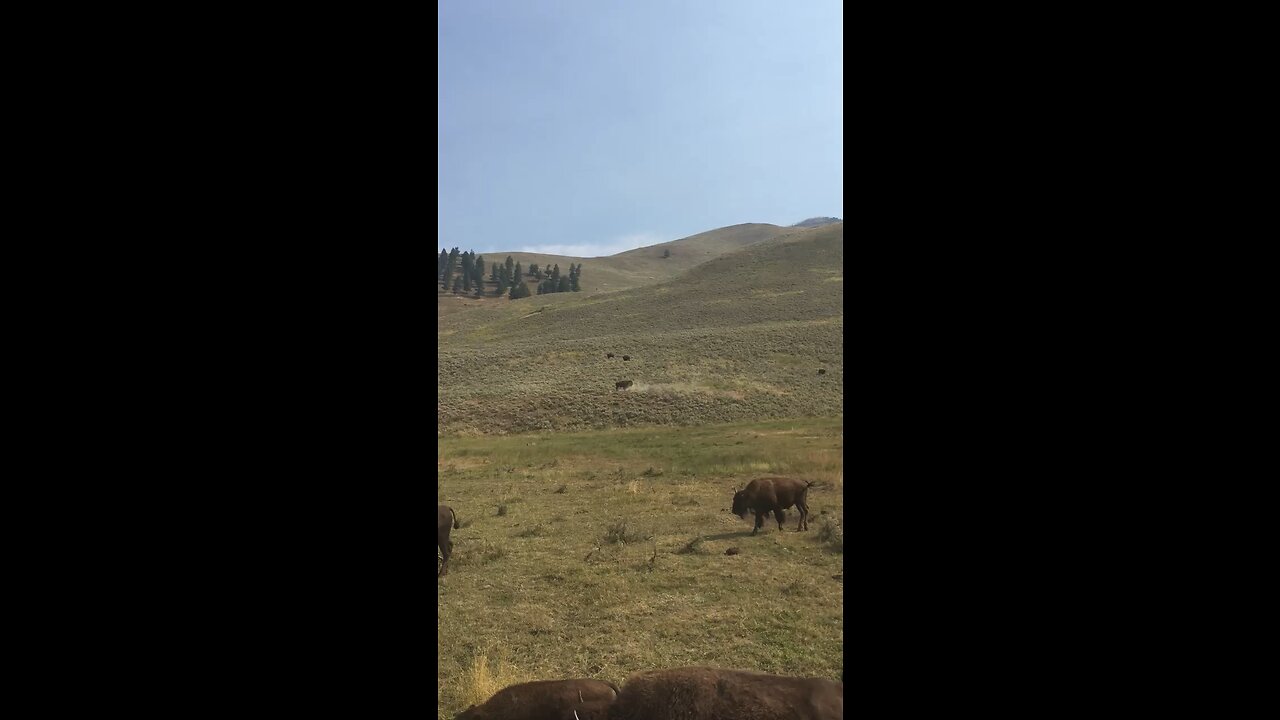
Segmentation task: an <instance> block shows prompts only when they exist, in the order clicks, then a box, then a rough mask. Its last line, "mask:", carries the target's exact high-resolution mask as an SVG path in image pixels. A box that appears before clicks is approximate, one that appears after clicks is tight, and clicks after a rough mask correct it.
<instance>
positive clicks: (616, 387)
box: [613, 380, 632, 390]
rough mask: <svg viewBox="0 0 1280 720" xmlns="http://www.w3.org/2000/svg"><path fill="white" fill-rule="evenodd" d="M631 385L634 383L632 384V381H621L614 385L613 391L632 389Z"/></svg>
mask: <svg viewBox="0 0 1280 720" xmlns="http://www.w3.org/2000/svg"><path fill="white" fill-rule="evenodd" d="M631 385H632V383H631V381H630V380H619V381H618V382H616V383H614V385H613V389H614V390H626V389H627V388H629V387H631Z"/></svg>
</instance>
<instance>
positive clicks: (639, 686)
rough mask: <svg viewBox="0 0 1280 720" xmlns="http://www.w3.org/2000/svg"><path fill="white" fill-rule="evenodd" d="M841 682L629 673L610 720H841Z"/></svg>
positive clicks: (694, 672)
mask: <svg viewBox="0 0 1280 720" xmlns="http://www.w3.org/2000/svg"><path fill="white" fill-rule="evenodd" d="M843 717H844V683H843V682H836V681H835V680H827V679H825V678H805V677H788V676H785V675H770V674H767V673H762V672H753V671H750V670H723V669H720V668H709V667H683V668H672V669H670V670H648V671H643V672H638V673H635V674H633V675H632V676H631V677H629V678H627V681H626V682H625V683H623V685H622V691H621V692H620V693H618V701H617V702H615V703H614V704H613V707H612V708H611V709H610V710H609V720H677V719H678V720H843Z"/></svg>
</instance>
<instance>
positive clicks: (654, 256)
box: [436, 223, 794, 315]
mask: <svg viewBox="0 0 1280 720" xmlns="http://www.w3.org/2000/svg"><path fill="white" fill-rule="evenodd" d="M789 232H794V228H783V227H778V226H777V225H768V224H764V223H746V224H743V225H732V226H730V227H724V228H720V229H718V230H711V231H710V232H704V233H698V234H697V235H690V236H689V237H687V238H681V239H679V240H672V241H671V242H665V243H660V244H658V245H651V246H649V247H643V248H637V249H635V250H628V251H626V252H624V253H618V254H617V255H611V256H609V257H603V258H578V257H569V256H567V255H544V254H541V253H523V252H495V253H484V262H485V280H486V282H485V289H486V292H487V297H484V298H481V299H476V298H473V297H471V295H470V293H466V294H464V295H454V294H453V293H450V292H446V291H444V290H441V289H440V284H439V283H437V284H436V295H437V314H438V315H448V314H452V313H454V312H459V311H462V310H464V309H467V308H473V307H479V306H484V305H492V304H498V303H502V302H506V299H505V298H497V297H494V295H493V290H494V285H495V284H494V283H492V282H488V277H489V272H488V268H489V264H490V263H493V262H499V263H503V262H506V260H507V256H511V259H512V261H513V262H518V263H520V265H521V268H522V269H523V270H525V271H526V272H527V271H528V269H529V265H531V264H536V265H538V266H539V267H543V268H548V269H549V268H550V267H551V266H552V265H556V264H559V265H560V273H561V274H562V275H564V274H567V273H568V272H569V264H570V263H573V264H578V263H582V283H581V286H582V292H584V293H587V292H607V291H612V290H626V289H628V288H634V287H641V286H644V285H653V284H655V283H659V282H662V281H664V280H670V279H671V278H674V277H676V276H677V275H679V274H680V273H683V272H685V271H687V270H689V269H690V268H693V267H695V266H696V265H699V264H701V263H704V262H707V261H708V260H711V259H714V258H716V257H719V256H721V255H724V254H725V253H728V252H732V251H734V250H738V249H740V248H743V247H746V246H748V245H751V244H753V243H758V242H761V241H764V240H768V239H770V238H774V237H778V236H779V235H784V234H786V233H789ZM462 249H463V250H466V249H467V248H465V247H464V248H462ZM664 251H670V253H671V255H670V257H667V258H663V257H662V255H663V252H664ZM456 274H457V273H455V275H456ZM525 280H526V284H528V285H529V289H530V290H531V291H533V292H534V295H535V296H537V283H536V282H535V281H532V280H529V279H528V278H525Z"/></svg>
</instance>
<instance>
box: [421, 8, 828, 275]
mask: <svg viewBox="0 0 1280 720" xmlns="http://www.w3.org/2000/svg"><path fill="white" fill-rule="evenodd" d="M438 7H439V16H440V24H439V28H440V30H439V32H440V44H439V61H440V64H439V89H438V100H439V109H438V113H439V126H438V130H437V142H438V145H439V150H440V156H439V157H440V160H439V166H438V180H439V200H440V215H439V218H440V219H439V226H438V228H437V231H438V234H439V239H438V241H437V248H439V247H454V246H457V247H459V248H461V249H462V250H468V249H474V250H476V251H478V252H481V253H488V252H494V251H502V250H507V251H515V250H523V251H528V252H546V253H554V254H563V255H577V256H580V257H592V256H598V255H610V254H613V253H616V252H621V251H622V250H627V249H631V248H635V247H641V246H644V245H652V244H654V243H658V242H665V241H667V240H675V239H677V238H681V237H685V236H688V235H693V234H695V233H699V232H703V231H706V230H713V229H715V228H718V227H724V226H726V225H736V224H738V223H746V222H763V223H773V224H775V225H790V224H793V223H797V222H800V221H801V220H804V219H805V218H809V217H815V216H823V215H830V216H835V217H840V218H843V217H844V169H843V155H844V130H843V125H844V89H843V86H844V69H843V62H844V60H843V56H844V35H843V25H844V13H843V9H842V5H841V2H840V0H771V1H768V2H766V1H764V0H439V1H438Z"/></svg>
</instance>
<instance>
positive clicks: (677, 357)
mask: <svg viewBox="0 0 1280 720" xmlns="http://www.w3.org/2000/svg"><path fill="white" fill-rule="evenodd" d="M735 227H736V228H746V227H750V226H735ZM764 227H765V228H773V230H767V231H760V232H767V233H769V234H771V235H772V237H771V238H769V239H765V240H763V241H756V242H754V243H751V244H747V245H746V246H745V247H743V248H741V249H739V250H737V251H734V252H730V253H728V254H726V255H722V256H720V257H715V258H714V259H711V260H709V261H705V262H700V263H696V264H694V265H693V266H692V267H691V268H690V269H689V270H687V271H686V272H683V273H680V274H678V275H675V276H674V277H672V278H670V279H668V280H666V281H664V282H658V283H657V284H654V285H649V286H644V287H633V288H632V289H629V290H625V291H621V292H590V291H588V290H584V291H583V292H580V293H559V294H555V295H542V296H536V295H535V296H534V297H530V298H524V299H522V300H516V301H506V300H498V301H494V302H493V303H489V304H487V305H488V306H486V307H480V308H474V309H472V310H471V311H469V312H455V313H452V314H448V315H441V316H438V319H437V341H438V344H439V345H438V347H439V349H438V360H439V370H438V374H437V396H438V404H437V432H439V433H442V434H455V433H462V434H478V433H495V432H496V433H508V432H522V431H529V430H552V429H555V430H569V429H590V428H608V427H624V426H631V425H644V424H702V423H712V422H730V421H739V420H754V419H765V418H782V417H814V416H832V415H838V414H840V413H841V412H842V405H841V399H842V395H843V361H842V353H843V331H844V317H843V307H842V302H843V280H844V278H843V261H844V223H842V222H841V223H834V224H830V225H824V226H822V227H819V228H813V229H798V228H789V229H783V228H776V227H775V226H764ZM731 229H732V228H725V229H723V230H731ZM723 230H722V231H723ZM722 231H716V232H722ZM774 231H777V232H774ZM738 233H739V234H738V235H737V239H738V240H741V239H742V238H744V237H747V236H748V235H749V233H748V232H747V231H745V230H739V231H738ZM704 235H711V233H704ZM694 237H695V238H697V237H699V236H694ZM720 238H721V239H724V238H725V236H724V235H721V236H720ZM692 239H693V238H688V239H686V240H692ZM704 240H706V239H705V238H704ZM725 241H726V242H733V240H725ZM677 242H680V241H677ZM658 247H659V248H661V246H658ZM644 250H646V251H651V250H652V248H649V249H644ZM707 251H708V252H711V251H712V250H711V249H709V248H708V249H707ZM631 252H632V253H639V252H640V251H631ZM628 254H629V253H623V254H622V255H620V256H614V257H615V258H621V257H622V256H624V255H628ZM656 255H657V256H658V259H657V262H663V261H662V260H661V259H660V257H661V252H658V253H656ZM676 255H677V251H676V250H673V251H672V258H668V260H670V259H673V258H674V257H676ZM513 257H514V254H513ZM488 259H489V258H486V260H488ZM504 259H505V257H504ZM609 259H612V258H609ZM623 261H624V262H629V263H633V264H634V265H633V266H632V267H644V266H645V265H646V264H648V263H651V262H653V259H652V258H649V257H641V258H623ZM591 263H592V261H590V260H587V261H584V270H583V281H584V286H586V287H590V286H589V284H588V283H587V278H588V276H589V274H590V273H591ZM567 264H568V259H567V258H566V262H565V263H562V264H561V269H562V270H564V269H565V268H566V266H567ZM615 267H618V268H622V267H624V265H623V264H622V263H619V264H617V265H615ZM619 272H620V273H621V272H622V271H621V270H619ZM631 272H637V271H635V270H632V271H631ZM442 302H444V301H442ZM609 352H612V353H614V354H615V355H616V356H617V357H615V358H612V359H608V358H606V357H605V355H606V353H609ZM623 355H629V356H631V359H630V360H629V361H623V360H622V356H623ZM819 369H822V370H825V373H823V374H819V372H818V371H819ZM620 380H631V381H633V383H634V384H633V385H632V386H631V387H630V388H629V389H627V390H623V391H617V390H615V383H616V382H617V381H620Z"/></svg>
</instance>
